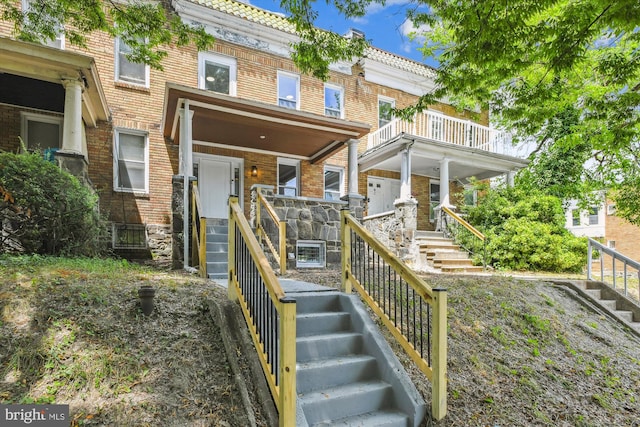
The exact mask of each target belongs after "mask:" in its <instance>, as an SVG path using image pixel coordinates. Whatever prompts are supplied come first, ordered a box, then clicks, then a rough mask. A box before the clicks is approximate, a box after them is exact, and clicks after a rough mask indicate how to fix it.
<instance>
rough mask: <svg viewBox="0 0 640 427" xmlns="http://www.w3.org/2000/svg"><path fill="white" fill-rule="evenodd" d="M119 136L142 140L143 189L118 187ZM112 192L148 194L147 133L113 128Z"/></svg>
mask: <svg viewBox="0 0 640 427" xmlns="http://www.w3.org/2000/svg"><path fill="white" fill-rule="evenodd" d="M120 134H126V135H135V136H142V137H143V138H144V188H126V187H120V186H118V180H119V179H118V178H119V174H118V171H119V165H118V161H119V156H118V149H119V148H120ZM113 191H117V192H122V193H134V194H145V195H146V194H149V133H148V132H145V131H141V130H137V129H127V128H115V129H114V131H113Z"/></svg>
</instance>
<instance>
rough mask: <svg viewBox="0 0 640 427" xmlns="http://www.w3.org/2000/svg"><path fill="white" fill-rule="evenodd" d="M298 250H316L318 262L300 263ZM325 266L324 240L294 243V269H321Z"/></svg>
mask: <svg viewBox="0 0 640 427" xmlns="http://www.w3.org/2000/svg"><path fill="white" fill-rule="evenodd" d="M300 248H318V249H319V251H318V256H319V258H320V259H319V260H317V261H315V262H314V261H308V262H301V261H300V258H299V256H298V253H299V252H298V250H299V249H300ZM326 265H327V243H326V242H325V241H324V240H298V241H296V268H323V267H326Z"/></svg>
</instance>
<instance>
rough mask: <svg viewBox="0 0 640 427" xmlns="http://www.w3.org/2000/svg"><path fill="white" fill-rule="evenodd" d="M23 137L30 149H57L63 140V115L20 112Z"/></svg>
mask: <svg viewBox="0 0 640 427" xmlns="http://www.w3.org/2000/svg"><path fill="white" fill-rule="evenodd" d="M20 121H21V132H20V133H21V137H22V140H23V141H24V142H25V144H26V146H27V149H29V150H43V151H46V150H48V149H49V150H57V149H58V148H60V147H61V142H62V121H63V119H62V117H56V116H47V115H44V114H33V113H26V112H22V113H20Z"/></svg>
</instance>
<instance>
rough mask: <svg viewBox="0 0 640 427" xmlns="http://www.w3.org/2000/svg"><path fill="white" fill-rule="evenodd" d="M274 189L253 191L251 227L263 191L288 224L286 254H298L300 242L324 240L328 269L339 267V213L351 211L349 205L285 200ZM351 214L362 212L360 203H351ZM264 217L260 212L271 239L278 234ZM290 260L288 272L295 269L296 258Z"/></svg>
mask: <svg viewBox="0 0 640 427" xmlns="http://www.w3.org/2000/svg"><path fill="white" fill-rule="evenodd" d="M273 189H274V188H273V186H264V185H255V186H253V187H252V188H251V213H250V216H251V218H250V222H251V224H252V225H254V226H255V218H256V206H257V204H256V199H257V191H261V192H262V194H263V195H264V196H265V199H266V200H267V201H268V202H269V203H271V205H272V206H273V208H274V210H275V211H276V214H277V215H278V217H279V218H280V219H281V220H285V221H286V222H287V254H295V253H296V242H297V241H298V240H322V241H324V242H325V245H326V250H327V252H326V262H327V267H335V266H339V265H340V263H341V260H342V258H341V241H340V210H342V209H345V208H348V207H349V203H348V202H347V201H342V200H340V201H335V200H324V199H314V198H304V197H300V198H293V197H285V196H280V195H277V194H274V192H273ZM351 211H352V214H353V215H354V216H357V215H358V214H359V213H361V212H362V203H361V201H360V200H359V199H358V200H357V202H356V203H355V204H354V203H353V201H352V206H351ZM265 216H268V215H267V213H266V212H261V215H260V217H261V221H262V225H263V227H265V230H266V231H267V233H268V234H269V235H270V236H275V235H277V232H278V231H277V228H276V226H275V225H274V224H273V221H271V219H270V218H269V219H265ZM294 256H295V255H294ZM287 260H288V261H287V268H296V265H295V262H296V261H295V258H294V259H291V258H289V257H287Z"/></svg>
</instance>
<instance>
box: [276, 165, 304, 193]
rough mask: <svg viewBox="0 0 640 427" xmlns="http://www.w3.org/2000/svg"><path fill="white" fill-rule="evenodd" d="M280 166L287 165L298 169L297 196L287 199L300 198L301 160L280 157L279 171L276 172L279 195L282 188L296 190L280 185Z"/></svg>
mask: <svg viewBox="0 0 640 427" xmlns="http://www.w3.org/2000/svg"><path fill="white" fill-rule="evenodd" d="M280 165H287V166H295V167H296V186H295V191H296V195H295V196H287V197H299V196H300V160H296V159H290V158H287V157H278V170H277V171H276V188H277V194H280V187H283V188H294V187H285V186H281V185H280ZM280 195H284V194H280Z"/></svg>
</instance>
